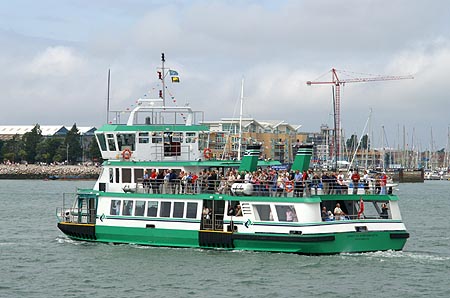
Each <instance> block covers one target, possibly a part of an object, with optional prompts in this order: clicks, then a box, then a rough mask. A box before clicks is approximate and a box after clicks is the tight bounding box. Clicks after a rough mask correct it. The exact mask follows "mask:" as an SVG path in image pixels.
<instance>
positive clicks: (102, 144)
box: [95, 133, 106, 151]
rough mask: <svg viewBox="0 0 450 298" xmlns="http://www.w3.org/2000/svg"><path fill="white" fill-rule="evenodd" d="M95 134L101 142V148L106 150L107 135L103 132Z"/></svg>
mask: <svg viewBox="0 0 450 298" xmlns="http://www.w3.org/2000/svg"><path fill="white" fill-rule="evenodd" d="M95 136H96V137H97V140H98V143H99V144H100V150H102V151H106V139H105V135H104V134H102V133H99V134H96V135H95Z"/></svg>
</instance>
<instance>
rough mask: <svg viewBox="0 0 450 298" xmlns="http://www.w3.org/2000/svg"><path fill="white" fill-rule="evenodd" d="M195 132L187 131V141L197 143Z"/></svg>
mask: <svg viewBox="0 0 450 298" xmlns="http://www.w3.org/2000/svg"><path fill="white" fill-rule="evenodd" d="M195 141H196V138H195V132H187V133H186V143H195Z"/></svg>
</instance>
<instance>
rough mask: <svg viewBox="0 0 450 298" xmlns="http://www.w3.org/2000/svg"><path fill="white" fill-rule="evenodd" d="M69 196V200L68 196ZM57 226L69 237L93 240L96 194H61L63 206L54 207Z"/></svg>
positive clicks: (94, 236) (94, 238)
mask: <svg viewBox="0 0 450 298" xmlns="http://www.w3.org/2000/svg"><path fill="white" fill-rule="evenodd" d="M69 196H70V200H69V198H68V197H69ZM56 217H57V218H58V228H59V229H60V230H61V232H63V233H64V234H66V235H67V236H68V237H69V238H71V239H76V240H85V241H95V240H96V239H97V238H96V235H95V221H96V217H97V195H96V194H95V193H78V194H76V196H75V200H73V194H70V195H69V194H64V195H63V206H62V207H58V208H57V209H56Z"/></svg>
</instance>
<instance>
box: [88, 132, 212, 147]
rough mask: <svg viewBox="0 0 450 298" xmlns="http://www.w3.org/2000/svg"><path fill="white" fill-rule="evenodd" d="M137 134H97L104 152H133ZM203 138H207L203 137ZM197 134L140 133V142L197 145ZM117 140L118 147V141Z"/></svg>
mask: <svg viewBox="0 0 450 298" xmlns="http://www.w3.org/2000/svg"><path fill="white" fill-rule="evenodd" d="M135 136H136V135H135V134H134V133H118V134H112V133H107V134H106V136H105V134H96V137H97V139H98V142H99V144H100V148H101V150H102V151H106V150H108V151H122V150H124V149H126V148H128V149H130V150H131V151H134V150H135ZM203 138H205V137H204V136H203ZM197 139H198V138H197V133H196V132H151V133H150V132H139V133H138V142H139V143H140V144H147V143H150V142H151V143H153V144H158V143H172V142H175V143H187V144H189V143H196V142H197ZM116 140H117V146H116V142H115V141H116Z"/></svg>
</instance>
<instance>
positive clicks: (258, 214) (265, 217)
mask: <svg viewBox="0 0 450 298" xmlns="http://www.w3.org/2000/svg"><path fill="white" fill-rule="evenodd" d="M253 210H254V213H255V219H256V220H260V221H273V214H272V211H271V210H270V205H268V204H264V205H263V204H261V205H256V204H255V205H253Z"/></svg>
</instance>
